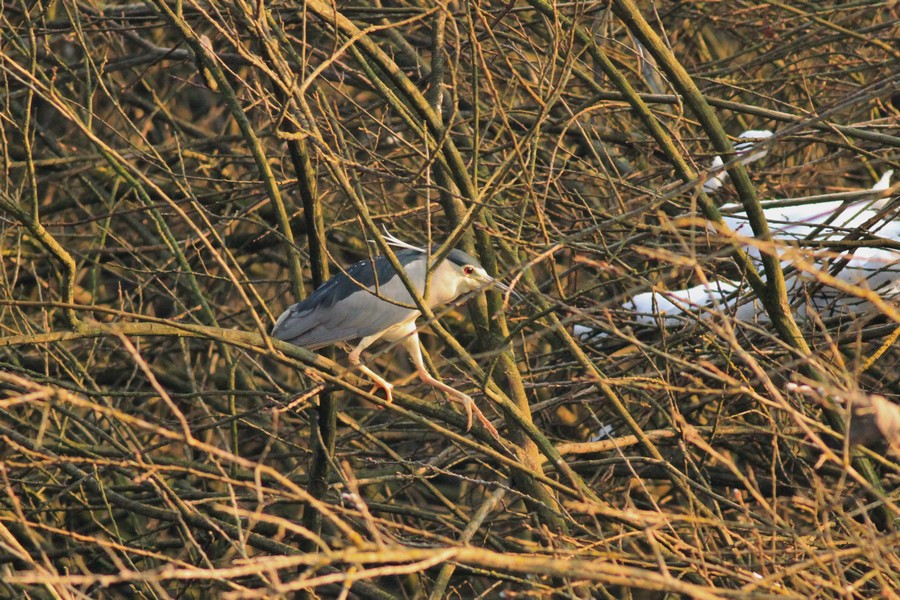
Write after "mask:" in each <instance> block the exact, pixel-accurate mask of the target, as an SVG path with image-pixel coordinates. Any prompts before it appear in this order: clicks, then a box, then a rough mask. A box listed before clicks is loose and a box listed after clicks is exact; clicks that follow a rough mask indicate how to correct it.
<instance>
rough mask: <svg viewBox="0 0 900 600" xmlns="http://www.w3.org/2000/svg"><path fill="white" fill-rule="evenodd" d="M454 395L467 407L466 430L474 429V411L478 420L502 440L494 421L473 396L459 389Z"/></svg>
mask: <svg viewBox="0 0 900 600" xmlns="http://www.w3.org/2000/svg"><path fill="white" fill-rule="evenodd" d="M454 391H455V390H454ZM452 396H453V397H454V399H455V400H458V401H459V402H461V403H462V405H463V406H464V407H465V409H466V431H469V430H470V429H472V413H475V416H476V417H478V421H479V422H480V423H481V424H482V425H483V426H484V428H485V429H487V430H488V433H490V434H491V435H492V436H493V437H494V439H495V440H497V441H498V442H499V441H501V440H500V434H499V433H498V432H497V429H496V428H495V427H494V425H493V423H491V421H490V419H488V418H487V417H486V416H485V415H484V413H483V412H481V409H480V408H478V405H477V404H475V401H474V400H473V399H472V397H471V396H469V395H468V394H463V393H462V392H458V391H457V392H456V394H452Z"/></svg>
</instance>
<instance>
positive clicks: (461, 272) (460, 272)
mask: <svg viewBox="0 0 900 600" xmlns="http://www.w3.org/2000/svg"><path fill="white" fill-rule="evenodd" d="M431 284H432V289H440V288H438V287H437V286H441V287H443V288H444V289H446V290H448V291H452V298H458V297H459V296H461V295H463V294H466V293H468V292H471V291H473V290H476V289H478V288H482V287H486V286H491V287H495V288H497V289H500V290H503V291H509V288H508V287H506V286H505V285H503V284H502V283H500V282H499V281H497V280H496V279H494V278H493V277H491V276H490V275H488V274H487V272H486V271H485V270H484V267H482V266H481V263H479V262H478V261H477V260H476V259H475V258H473V257H472V256H470V255H468V254H466V253H465V252H463V251H462V250H451V251H450V254H448V255H447V259H446V260H445V261H444V263H443V265H440V266H438V268H437V269H436V270H435V273H434V276H433V277H432V280H431Z"/></svg>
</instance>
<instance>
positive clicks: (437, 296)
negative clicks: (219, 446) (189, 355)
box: [272, 236, 509, 439]
mask: <svg viewBox="0 0 900 600" xmlns="http://www.w3.org/2000/svg"><path fill="white" fill-rule="evenodd" d="M387 240H388V241H389V243H390V244H391V245H393V246H397V247H399V248H401V249H400V250H398V251H397V252H396V253H395V254H396V257H397V260H398V261H399V263H400V265H401V266H402V267H403V269H404V271H406V274H407V276H408V277H409V281H410V282H412V284H413V285H414V286H415V289H416V293H417V295H418V296H419V297H422V295H423V293H424V289H425V279H426V275H427V273H428V266H429V265H428V264H427V262H428V255H429V253H428V251H427V250H425V249H424V248H419V247H416V246H412V245H410V244H408V243H406V242H402V241H400V240H398V239H397V238H395V237H393V236H387ZM436 251H437V246H435V247H434V248H433V249H432V253H434V252H436ZM487 286H494V287H497V288H499V289H501V290H504V291H509V288H508V287H507V286H505V285H503V284H502V283H500V282H499V281H497V280H496V279H494V278H493V277H491V276H490V275H488V274H487V273H486V272H485V270H484V268H483V267H482V266H481V264H479V262H478V261H477V260H475V259H474V258H473V257H471V256H469V255H468V254H466V253H465V252H462V251H461V250H451V251H450V253H449V254H448V255H447V258H446V259H445V260H443V261H442V262H441V263H440V264H438V265H437V267H435V268H433V270H432V274H431V283H430V285H429V289H428V297H427V298H424V300H425V304H426V305H427V306H429V307H430V308H437V307H440V306H445V305H447V304H450V303H451V302H453V301H454V300H456V299H457V298H459V297H460V296H462V295H463V294H466V293H468V292H472V291H474V290H477V289H479V288H483V287H487ZM420 315H421V312H420V311H419V310H418V309H417V308H416V307H415V302H414V300H413V297H412V295H410V293H409V290H408V289H407V288H406V286H405V285H404V284H403V281H402V280H401V279H400V277H399V276H398V274H397V272H396V271H395V270H394V267H393V266H392V265H391V263H390V261H388V259H387V258H385V257H384V256H377V257H376V258H374V259H371V260H370V259H366V260H362V261H360V262H358V263H356V264H354V265H353V266H351V267H349V268H348V269H347V270H346V271H344V272H342V273H340V274H338V275H335V276H334V277H332V278H331V279H329V280H328V281H327V282H325V283H324V284H323V285H322V286H320V287H319V288H318V289H317V290H316V291H315V292H313V293H312V294H311V295H310V296H309V297H307V298H306V299H305V300H303V301H302V302H298V303H297V304H294V305H293V306H291V307H290V308H288V309H287V310H286V311H284V313H282V315H281V316H280V317H278V321H276V323H275V328H274V329H273V330H272V336H273V337H275V338H277V339H279V340H283V341H286V342H290V343H291V344H295V345H297V346H302V347H303V348H306V349H308V350H315V349H317V348H321V347H323V346H327V345H329V344H335V343H339V342H347V341H350V340H355V339H359V340H360V341H359V343H358V344H357V345H356V347H355V348H353V350H352V351H351V352H350V355H349V359H350V364H351V365H352V366H354V367H358V368H359V370H360V371H362V372H363V373H365V374H366V375H368V376H369V377H370V378H371V379H372V381H374V382H375V385H376V386H378V387H380V388H381V389H383V390H384V391H385V393H386V394H387V400H388V402H391V401H392V400H393V396H392V390H393V388H394V386H393V385H392V384H391V383H389V382H388V381H386V380H385V379H384V378H383V377H381V376H380V375H378V374H377V373H375V372H374V371H372V370H371V369H370V368H369V367H367V366H366V365H364V364H363V363H362V360H361V354H362V352H363V350H365V349H366V348H368V347H369V346H371V345H372V344H373V343H375V342H377V341H379V340H385V341H388V342H397V341H402V343H403V346H404V348H406V351H407V352H408V353H409V356H410V358H411V359H412V362H413V364H414V365H415V366H416V371H417V372H418V375H419V377H420V378H421V379H422V381H424V382H425V383H427V384H428V385H430V386H432V387H435V388H437V389H439V390H441V391H443V392H444V393H446V394H447V395H448V396H449V397H450V398H451V399H453V400H454V401H456V402H460V403H462V405H463V407H464V408H465V410H466V419H467V426H466V429H467V430H468V429H470V428H471V427H472V413H473V412H474V413H475V416H477V417H478V420H479V421H481V424H482V425H484V427H485V428H486V429H487V430H488V431H489V432H490V433H491V435H493V436H494V437H495V438H497V439H499V434H498V433H497V430H496V429H495V428H494V426H493V425H492V424H491V422H490V421H489V420H488V418H487V417H485V416H484V414H483V413H482V412H481V411H480V410H479V409H478V407H477V406H476V405H475V402H474V400H472V398H471V397H470V396H469V395H467V394H464V393H462V392H460V391H459V390H456V389H454V388H452V387H450V386H449V385H447V384H445V383H442V382H441V381H438V380H437V379H435V378H434V377H432V376H431V374H430V373H429V372H428V370H427V369H426V368H425V361H424V360H423V358H422V348H421V346H420V343H419V335H418V329H417V327H416V319H417V318H418V317H419V316H420Z"/></svg>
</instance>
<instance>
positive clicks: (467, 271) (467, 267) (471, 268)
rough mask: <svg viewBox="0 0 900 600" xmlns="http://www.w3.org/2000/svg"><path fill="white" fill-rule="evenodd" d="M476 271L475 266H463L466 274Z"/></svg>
mask: <svg viewBox="0 0 900 600" xmlns="http://www.w3.org/2000/svg"><path fill="white" fill-rule="evenodd" d="M474 272H475V267H471V266H468V265H466V266H465V267H463V273H465V274H466V275H471V274H472V273H474Z"/></svg>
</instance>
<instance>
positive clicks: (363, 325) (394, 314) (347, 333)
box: [272, 253, 418, 350]
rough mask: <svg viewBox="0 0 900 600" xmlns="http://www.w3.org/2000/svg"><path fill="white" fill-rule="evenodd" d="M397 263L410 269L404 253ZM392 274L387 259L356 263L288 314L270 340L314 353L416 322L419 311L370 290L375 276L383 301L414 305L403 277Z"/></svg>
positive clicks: (279, 319) (399, 255)
mask: <svg viewBox="0 0 900 600" xmlns="http://www.w3.org/2000/svg"><path fill="white" fill-rule="evenodd" d="M397 258H398V259H401V262H402V263H403V264H404V267H406V265H407V264H409V262H410V261H411V260H412V258H413V257H407V256H402V257H401V253H397ZM404 259H406V260H404ZM373 267H374V269H373ZM407 270H408V271H409V270H410V269H407ZM413 270H417V269H413ZM394 275H395V272H394V270H393V269H392V268H391V266H390V263H388V261H387V259H385V258H383V257H378V258H376V259H375V260H374V262H373V261H369V260H366V261H362V262H359V263H356V264H355V265H353V266H352V267H350V268H349V269H347V273H346V274H345V273H340V274H338V275H335V276H334V277H332V278H331V279H329V280H328V281H327V282H326V283H325V284H324V285H322V286H321V287H319V288H318V289H317V290H316V291H315V292H313V293H312V294H311V295H310V296H309V297H308V298H306V299H305V300H303V301H302V302H298V303H297V304H294V305H293V306H291V307H290V308H288V309H287V310H286V311H284V313H283V314H282V315H281V316H280V317H278V321H276V323H275V328H274V329H273V330H272V336H273V337H275V338H277V339H279V340H284V341H286V342H290V343H292V344H295V345H297V346H302V347H304V348H308V349H311V350H314V349H316V348H319V347H321V346H326V345H328V344H334V343H337V342H344V341H348V340H352V339H356V338H361V337H366V336H370V335H374V334H376V333H378V332H381V331H384V330H386V329H388V328H389V327H392V326H393V325H397V324H398V323H402V322H403V321H406V320H407V319H409V318H411V317H415V315H417V314H418V311H417V310H414V309H410V308H404V307H402V306H397V305H396V304H393V303H391V302H389V301H386V300H382V299H381V298H379V297H378V296H376V295H375V294H374V293H373V292H372V291H370V290H368V289H366V288H367V287H369V286H371V287H372V288H373V289H374V284H375V280H376V277H377V279H378V283H379V286H378V292H379V295H380V296H383V297H385V298H389V299H391V300H394V301H397V302H401V303H403V304H407V305H410V304H413V300H412V297H411V296H410V295H409V292H407V290H406V288H405V287H404V286H403V283H402V282H401V281H400V278H398V277H394Z"/></svg>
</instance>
